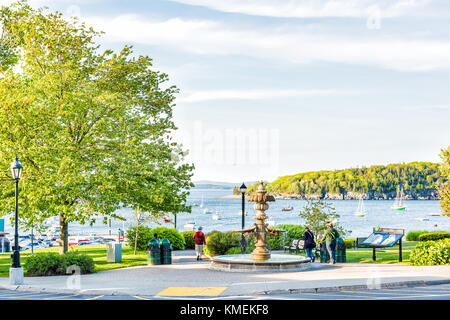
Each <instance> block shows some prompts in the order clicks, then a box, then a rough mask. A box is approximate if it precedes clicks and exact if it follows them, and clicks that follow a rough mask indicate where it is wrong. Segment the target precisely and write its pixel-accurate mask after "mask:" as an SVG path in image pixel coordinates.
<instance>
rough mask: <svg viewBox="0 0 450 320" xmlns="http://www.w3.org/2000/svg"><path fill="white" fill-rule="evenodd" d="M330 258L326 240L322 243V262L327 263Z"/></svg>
mask: <svg viewBox="0 0 450 320" xmlns="http://www.w3.org/2000/svg"><path fill="white" fill-rule="evenodd" d="M329 260H330V255H329V254H328V250H327V247H326V245H325V242H322V243H321V244H320V263H327V262H328V261H329Z"/></svg>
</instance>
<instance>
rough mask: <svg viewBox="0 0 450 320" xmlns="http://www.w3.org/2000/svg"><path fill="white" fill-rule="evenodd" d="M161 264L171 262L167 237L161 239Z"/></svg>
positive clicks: (170, 248)
mask: <svg viewBox="0 0 450 320" xmlns="http://www.w3.org/2000/svg"><path fill="white" fill-rule="evenodd" d="M160 246H161V264H172V245H171V244H170V241H169V240H167V239H162V240H161V244H160Z"/></svg>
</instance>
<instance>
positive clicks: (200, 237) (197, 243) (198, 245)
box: [193, 227, 206, 260]
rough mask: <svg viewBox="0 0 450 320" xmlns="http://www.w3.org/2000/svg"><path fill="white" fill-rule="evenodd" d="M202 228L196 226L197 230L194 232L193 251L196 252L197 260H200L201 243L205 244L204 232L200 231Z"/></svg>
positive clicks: (201, 252)
mask: <svg viewBox="0 0 450 320" xmlns="http://www.w3.org/2000/svg"><path fill="white" fill-rule="evenodd" d="M202 230H203V228H202V227H198V231H197V232H196V233H194V236H193V238H194V239H195V252H196V253H197V260H202V254H203V245H205V244H206V239H205V234H204V233H203V232H202Z"/></svg>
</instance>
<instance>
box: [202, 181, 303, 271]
mask: <svg viewBox="0 0 450 320" xmlns="http://www.w3.org/2000/svg"><path fill="white" fill-rule="evenodd" d="M248 201H249V202H255V204H254V206H253V208H254V209H255V210H256V212H257V213H256V216H255V217H254V218H255V219H256V223H254V226H253V227H252V228H249V229H245V230H237V231H235V232H240V233H242V234H244V236H248V235H254V236H255V238H256V242H255V246H256V248H255V250H253V252H252V253H251V254H236V255H224V256H216V257H212V258H211V265H210V268H211V269H214V270H220V271H239V272H245V271H283V270H304V269H308V268H309V267H310V262H311V260H310V259H309V258H306V257H303V256H296V255H295V256H294V255H288V254H275V255H271V254H270V252H269V250H267V236H277V235H279V234H280V233H282V232H285V231H284V230H277V229H275V228H271V227H269V226H268V224H266V223H265V220H266V219H267V215H266V213H265V211H266V210H267V209H269V205H268V204H267V202H273V201H275V197H274V196H272V195H268V194H267V191H266V189H265V188H264V183H263V182H262V181H261V182H260V184H259V186H258V188H257V190H256V194H253V195H250V196H249V198H248Z"/></svg>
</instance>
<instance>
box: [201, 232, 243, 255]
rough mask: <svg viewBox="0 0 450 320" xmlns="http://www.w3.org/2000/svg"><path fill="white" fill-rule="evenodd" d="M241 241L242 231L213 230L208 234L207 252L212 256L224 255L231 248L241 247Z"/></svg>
mask: <svg viewBox="0 0 450 320" xmlns="http://www.w3.org/2000/svg"><path fill="white" fill-rule="evenodd" d="M240 241H241V234H240V233H237V232H220V231H212V232H210V233H208V234H207V235H206V246H205V247H206V248H205V253H206V254H208V255H210V256H218V255H224V254H226V253H227V251H228V250H229V249H231V248H233V247H239V246H240Z"/></svg>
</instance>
